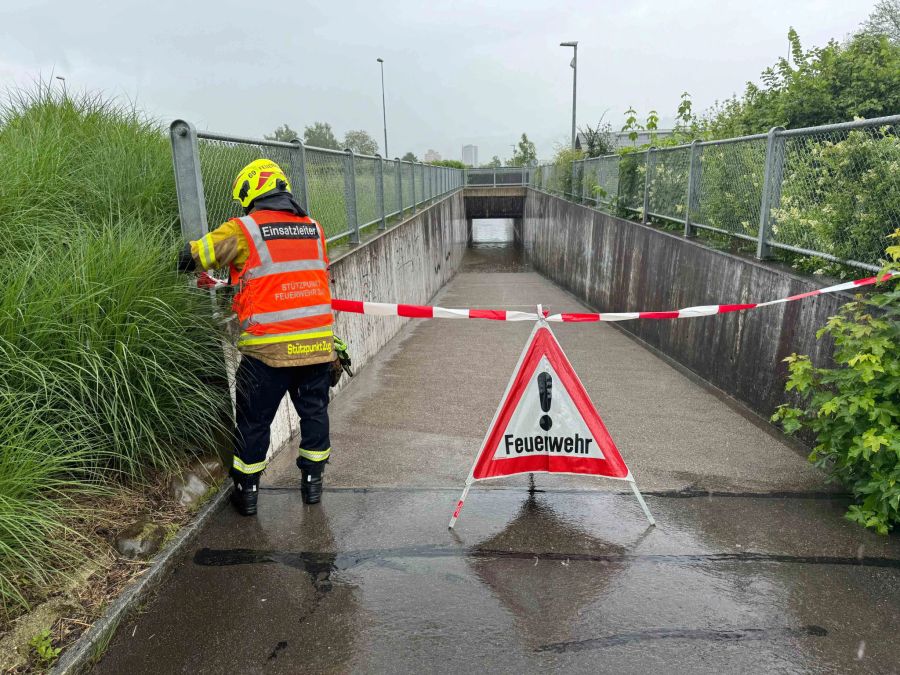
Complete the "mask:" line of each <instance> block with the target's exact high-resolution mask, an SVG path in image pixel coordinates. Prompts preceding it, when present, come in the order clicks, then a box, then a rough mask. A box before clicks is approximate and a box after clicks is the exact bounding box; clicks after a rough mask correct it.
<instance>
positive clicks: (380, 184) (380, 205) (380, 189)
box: [375, 152, 387, 230]
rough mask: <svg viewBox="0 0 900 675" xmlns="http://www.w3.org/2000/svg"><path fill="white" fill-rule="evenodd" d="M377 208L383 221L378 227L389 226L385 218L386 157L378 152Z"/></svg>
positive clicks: (376, 155) (376, 164)
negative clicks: (383, 157)
mask: <svg viewBox="0 0 900 675" xmlns="http://www.w3.org/2000/svg"><path fill="white" fill-rule="evenodd" d="M375 158H376V161H375V208H376V209H377V212H378V213H379V214H380V215H381V222H380V223H378V229H379V230H383V229H385V228H386V227H387V221H386V220H385V213H384V212H385V208H384V159H382V157H381V155H379V154H378V153H377V152H376V153H375Z"/></svg>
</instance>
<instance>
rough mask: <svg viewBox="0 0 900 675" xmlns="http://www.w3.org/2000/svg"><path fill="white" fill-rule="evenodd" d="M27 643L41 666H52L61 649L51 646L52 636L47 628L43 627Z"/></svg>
mask: <svg viewBox="0 0 900 675" xmlns="http://www.w3.org/2000/svg"><path fill="white" fill-rule="evenodd" d="M29 644H30V645H31V648H32V649H33V650H34V653H35V655H36V656H37V660H38V664H39V665H41V666H43V667H49V666H52V665H53V663H54V662H55V661H56V659H58V658H59V653H60V652H61V651H62V649H61V648H60V647H54V646H53V638H52V637H51V636H50V629H49V628H45V629H44V630H42V631H41V632H40V633H38V634H37V635H35V636H34V637H33V638H31V642H29Z"/></svg>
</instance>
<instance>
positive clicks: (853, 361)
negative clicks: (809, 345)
mask: <svg viewBox="0 0 900 675" xmlns="http://www.w3.org/2000/svg"><path fill="white" fill-rule="evenodd" d="M893 236H894V237H896V238H900V230H897V232H895V233H894V235H893ZM888 254H889V255H890V257H891V258H892V259H893V263H891V264H890V265H888V266H887V267H886V268H885V271H887V270H891V271H894V272H900V245H897V246H891V247H889V248H888ZM881 287H882V288H883V289H884V290H882V291H881V292H879V293H875V294H872V295H869V296H865V297H863V296H857V299H856V300H855V301H853V302H849V303H847V304H846V305H844V307H843V308H842V309H841V311H840V313H839V314H838V315H837V316H833V317H831V318H830V319H829V320H828V323H827V324H826V325H825V326H824V327H823V328H822V329H820V330H819V332H818V333H817V336H818V337H819V338H821V337H822V336H823V335H828V336H830V337H832V338H833V339H834V341H835V351H834V360H835V363H836V367H834V368H817V367H815V366H814V365H813V364H812V363H811V362H810V360H809V357H808V356H798V355H797V354H792V355H791V356H789V357H788V358H787V359H786V361H787V362H788V364H789V370H790V377H789V378H788V382H787V390H788V391H796V392H797V393H798V395H799V397H800V402H799V404H798V405H789V404H784V405H781V406H779V408H778V411H777V412H776V413H775V415H774V416H773V417H772V420H773V421H777V422H780V423H781V424H782V426H783V427H784V430H785V431H786V432H788V433H794V432H797V431H800V430H801V429H806V430H809V431H811V432H812V433H813V434H814V435H815V437H816V445H815V447H814V448H813V451H812V454H810V461H812V462H813V463H815V464H816V465H817V466H820V467H822V468H824V469H826V470H827V471H829V472H830V474H831V475H832V476H833V477H834V478H836V479H839V480H840V481H842V482H843V483H844V484H845V485H846V486H847V487H848V488H849V489H850V490H851V491H852V492H853V495H854V497H855V498H856V500H857V504H855V505H853V506H851V507H850V510H849V511H848V513H847V517H848V518H850V519H851V520H853V521H855V522H857V523H860V524H861V525H864V526H865V527H870V528H873V529H875V530H876V531H878V532H879V533H881V534H887V532H888V531H889V530H891V529H892V528H893V526H894V525H896V524H897V523H898V522H900V349H898V347H900V287H898V285H897V280H896V279H893V280H890V281H885V282H882V284H881Z"/></svg>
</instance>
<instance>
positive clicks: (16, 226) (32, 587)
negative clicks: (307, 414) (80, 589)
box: [0, 84, 228, 624]
mask: <svg viewBox="0 0 900 675" xmlns="http://www.w3.org/2000/svg"><path fill="white" fill-rule="evenodd" d="M0 156H2V157H3V158H4V159H5V164H6V166H7V167H8V168H7V173H6V175H5V177H4V180H3V181H0V213H3V214H4V215H3V218H0V236H2V238H3V241H4V244H5V245H4V247H3V248H2V250H0V624H2V622H3V620H4V619H8V618H9V617H10V616H11V615H12V614H14V613H15V612H17V611H21V610H22V609H23V608H24V607H26V606H27V605H28V603H29V602H30V601H32V600H34V599H37V598H39V597H40V596H41V594H42V592H43V591H44V590H47V589H51V588H52V586H53V584H54V583H57V582H58V581H59V578H60V576H61V575H65V574H67V573H68V572H69V571H71V570H72V569H73V568H74V567H76V566H77V565H79V564H80V563H82V562H83V561H84V556H85V555H86V551H87V550H89V549H86V548H85V542H84V541H80V540H79V537H78V536H77V534H76V533H73V532H72V531H71V530H70V529H69V526H68V525H67V523H68V522H71V516H72V514H73V509H77V506H76V505H77V503H78V500H79V499H80V498H82V497H84V496H87V495H91V494H96V493H98V492H102V491H107V490H110V489H111V488H112V487H114V486H116V485H121V484H125V485H132V486H133V485H138V486H139V485H142V484H145V483H146V482H148V481H150V480H151V479H152V478H153V477H154V476H156V475H158V474H159V472H162V471H166V470H169V469H172V468H174V467H176V466H178V465H180V464H181V463H183V462H184V461H185V459H186V458H187V457H189V456H191V454H192V453H194V452H195V451H196V450H208V449H209V448H210V447H211V445H212V444H213V442H214V441H213V439H214V438H215V437H216V435H217V434H220V433H221V420H222V419H223V416H224V414H225V413H224V411H225V410H227V405H228V399H227V394H225V393H223V392H224V388H223V385H222V382H223V377H224V373H223V371H222V357H221V347H220V342H219V340H220V334H219V330H218V327H217V326H216V325H215V324H214V322H213V320H212V319H211V318H210V311H209V307H210V305H209V299H208V297H207V296H206V295H205V294H203V293H200V292H198V291H196V290H192V289H190V288H189V286H188V281H187V279H186V278H185V277H182V276H179V275H178V274H177V273H176V272H175V271H174V260H175V257H176V252H177V249H178V248H179V246H180V241H179V239H180V236H179V232H178V230H179V228H178V225H177V208H176V203H175V188H174V182H173V177H172V164H171V155H170V150H169V145H168V139H167V137H166V136H165V134H164V133H163V132H162V130H161V129H160V128H159V127H158V125H157V124H155V123H153V122H152V121H149V120H146V119H144V118H143V117H142V116H141V115H140V114H139V113H138V112H136V111H135V110H133V109H131V108H128V107H123V106H120V105H117V104H115V103H113V102H110V101H108V100H105V99H103V98H101V97H99V96H91V95H76V96H71V95H63V94H62V93H60V92H59V91H58V90H57V92H54V91H53V90H52V89H51V87H50V86H49V85H45V84H39V85H37V86H36V87H34V88H33V89H31V90H29V91H26V92H22V91H17V92H12V93H11V94H10V95H9V98H8V100H7V101H6V102H5V103H4V104H3V105H2V106H0Z"/></svg>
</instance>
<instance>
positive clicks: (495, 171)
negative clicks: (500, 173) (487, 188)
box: [493, 166, 497, 187]
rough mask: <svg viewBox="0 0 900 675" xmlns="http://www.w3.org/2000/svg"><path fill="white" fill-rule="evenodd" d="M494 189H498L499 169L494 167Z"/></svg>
mask: <svg viewBox="0 0 900 675" xmlns="http://www.w3.org/2000/svg"><path fill="white" fill-rule="evenodd" d="M493 176H494V187H497V167H496V166H495V167H493Z"/></svg>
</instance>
